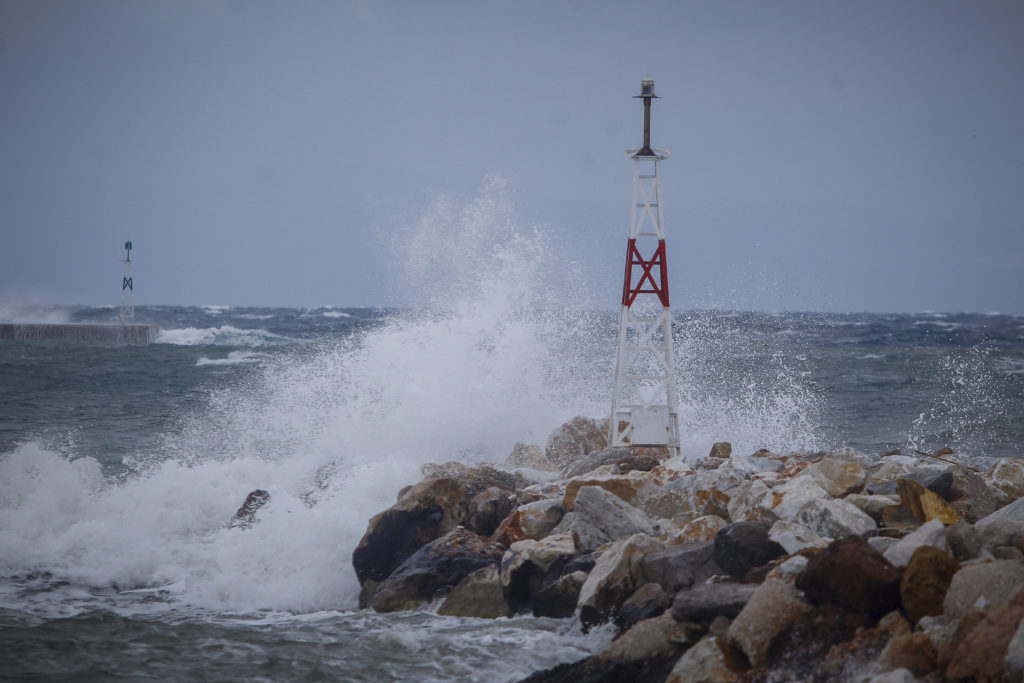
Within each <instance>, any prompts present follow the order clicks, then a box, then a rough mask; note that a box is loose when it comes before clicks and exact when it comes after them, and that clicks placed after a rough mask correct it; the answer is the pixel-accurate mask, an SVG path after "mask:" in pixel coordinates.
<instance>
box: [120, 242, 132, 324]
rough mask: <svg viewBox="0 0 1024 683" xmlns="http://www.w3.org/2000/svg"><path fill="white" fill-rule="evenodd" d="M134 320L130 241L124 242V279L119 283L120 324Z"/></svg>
mask: <svg viewBox="0 0 1024 683" xmlns="http://www.w3.org/2000/svg"><path fill="white" fill-rule="evenodd" d="M125 319H127V320H128V321H129V322H135V285H134V284H133V283H132V243H131V242H130V241H129V242H125V243H124V280H123V281H122V283H121V324H122V325H123V324H124V322H125Z"/></svg>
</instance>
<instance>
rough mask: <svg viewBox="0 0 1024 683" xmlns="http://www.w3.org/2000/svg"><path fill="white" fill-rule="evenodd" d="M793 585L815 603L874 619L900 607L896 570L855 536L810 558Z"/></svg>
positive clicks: (898, 572)
mask: <svg viewBox="0 0 1024 683" xmlns="http://www.w3.org/2000/svg"><path fill="white" fill-rule="evenodd" d="M796 587H797V588H799V589H800V590H802V591H803V592H804V594H805V595H806V596H807V598H808V599H809V600H810V601H811V602H813V603H815V604H823V603H834V604H837V605H839V606H840V607H843V608H845V609H848V610H851V611H854V612H860V613H861V614H867V615H870V616H873V617H876V618H877V617H880V616H882V615H883V614H886V613H887V612H890V611H892V610H893V609H896V608H897V607H899V606H900V570H899V569H896V568H895V567H893V566H892V564H890V563H889V561H888V560H886V559H885V558H884V557H883V556H882V554H881V553H879V552H878V551H877V550H875V549H874V548H873V547H871V545H870V544H868V542H867V541H865V540H864V539H862V538H860V537H859V536H849V537H847V538H844V539H842V540H840V541H836V542H834V543H832V545H830V546H829V547H828V548H827V549H825V551H824V552H822V553H819V554H817V555H815V556H813V557H812V558H810V560H809V561H808V562H807V567H806V568H805V569H804V571H803V573H802V574H800V575H799V576H798V577H797V579H796Z"/></svg>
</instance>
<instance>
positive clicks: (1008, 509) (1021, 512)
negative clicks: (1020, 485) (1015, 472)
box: [968, 498, 1024, 531]
mask: <svg viewBox="0 0 1024 683" xmlns="http://www.w3.org/2000/svg"><path fill="white" fill-rule="evenodd" d="M968 521H969V520H968ZM996 522H1024V498H1018V499H1017V500H1015V501H1013V502H1012V503H1010V504H1009V505H1006V506H1004V507H1001V508H999V510H996V511H995V512H993V513H992V514H990V515H988V516H987V517H984V518H982V519H980V520H978V522H977V524H975V527H976V528H977V529H978V530H979V531H981V530H982V529H983V528H985V527H986V526H988V525H990V524H994V523H996Z"/></svg>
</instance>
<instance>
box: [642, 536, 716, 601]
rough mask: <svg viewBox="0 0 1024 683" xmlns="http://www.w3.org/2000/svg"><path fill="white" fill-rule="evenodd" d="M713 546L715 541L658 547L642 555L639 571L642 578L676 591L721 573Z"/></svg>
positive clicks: (671, 591)
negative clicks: (661, 548)
mask: <svg viewBox="0 0 1024 683" xmlns="http://www.w3.org/2000/svg"><path fill="white" fill-rule="evenodd" d="M714 549H715V544H714V542H713V541H706V542H703V543H684V544H680V545H673V546H669V547H668V548H665V549H663V550H656V551H654V552H650V553H648V554H646V555H644V556H643V557H642V558H640V560H639V565H638V568H637V570H638V574H639V576H640V578H641V579H642V580H643V581H645V582H647V581H653V582H655V583H657V584H658V585H660V586H661V587H662V588H663V589H665V592H666V593H669V594H673V593H675V592H676V591H678V590H680V589H681V588H689V587H690V586H693V585H694V584H698V583H702V582H704V581H706V580H708V579H709V578H711V577H712V576H716V575H718V574H721V573H722V569H721V568H720V567H719V566H718V565H717V564H715V561H714V559H713V558H714Z"/></svg>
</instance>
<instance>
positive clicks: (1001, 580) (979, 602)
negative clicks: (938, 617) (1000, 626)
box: [942, 560, 1024, 619]
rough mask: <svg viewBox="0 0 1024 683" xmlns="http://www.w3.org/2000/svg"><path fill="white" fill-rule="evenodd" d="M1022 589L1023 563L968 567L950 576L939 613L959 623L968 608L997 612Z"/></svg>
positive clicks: (982, 564) (1007, 561)
mask: <svg viewBox="0 0 1024 683" xmlns="http://www.w3.org/2000/svg"><path fill="white" fill-rule="evenodd" d="M1022 588H1024V562H1021V561H1019V560H994V561H992V562H983V563H980V564H969V565H967V566H964V567H962V568H961V569H960V571H958V572H957V573H956V574H954V575H953V580H952V581H950V582H949V588H948V589H947V590H946V597H945V599H944V600H943V602H942V611H943V613H944V614H945V615H946V616H947V617H949V618H950V619H962V618H963V617H964V615H965V614H967V612H968V611H969V610H970V609H971V608H972V607H981V608H982V609H984V610H985V611H993V610H998V609H1001V608H1002V607H1004V606H1006V605H1007V604H1008V603H1009V602H1010V600H1011V599H1012V598H1013V596H1014V595H1016V594H1017V593H1018V592H1019V591H1020V590H1021V589H1022Z"/></svg>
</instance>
